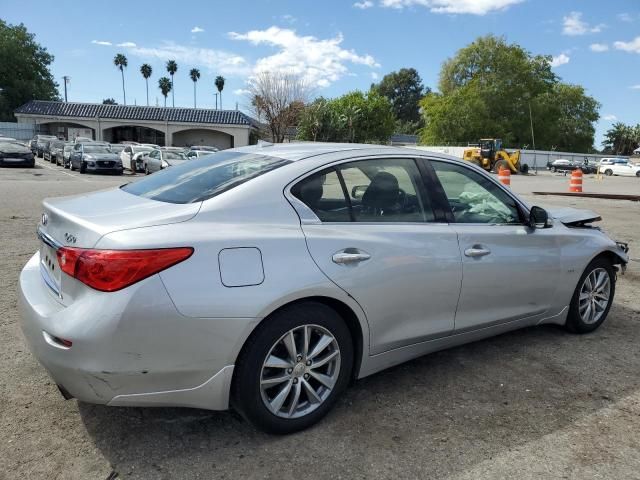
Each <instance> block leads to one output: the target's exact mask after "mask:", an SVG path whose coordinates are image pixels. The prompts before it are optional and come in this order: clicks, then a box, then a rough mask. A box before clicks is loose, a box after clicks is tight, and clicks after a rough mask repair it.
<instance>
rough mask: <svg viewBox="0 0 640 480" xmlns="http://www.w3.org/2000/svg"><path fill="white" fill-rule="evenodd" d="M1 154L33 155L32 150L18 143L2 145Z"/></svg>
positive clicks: (0, 147)
mask: <svg viewBox="0 0 640 480" xmlns="http://www.w3.org/2000/svg"><path fill="white" fill-rule="evenodd" d="M0 153H31V150H29V149H28V148H27V147H25V146H24V145H20V144H18V143H3V144H1V145H0Z"/></svg>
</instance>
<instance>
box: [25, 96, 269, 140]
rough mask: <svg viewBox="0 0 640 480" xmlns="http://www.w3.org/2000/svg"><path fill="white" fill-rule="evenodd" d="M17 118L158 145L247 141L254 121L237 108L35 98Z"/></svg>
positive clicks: (43, 128) (58, 131)
mask: <svg viewBox="0 0 640 480" xmlns="http://www.w3.org/2000/svg"><path fill="white" fill-rule="evenodd" d="M15 116H16V118H17V119H18V122H19V123H30V124H35V125H37V127H38V128H37V130H38V131H39V132H40V133H50V134H52V135H57V136H59V137H64V138H66V139H67V140H72V139H73V138H75V137H77V136H82V137H87V136H88V137H91V138H93V139H94V140H101V141H107V142H112V143H118V142H121V141H137V142H142V143H155V144H158V145H176V146H190V145H213V146H216V147H218V148H231V147H240V146H244V145H248V144H249V134H250V132H251V130H252V129H253V128H254V126H255V125H256V123H255V121H254V120H253V119H252V118H251V117H249V116H248V115H245V114H244V113H242V112H240V111H238V110H213V109H207V108H180V107H175V108H173V107H166V108H165V107H145V106H136V105H105V104H97V103H73V102H69V103H66V102H52V101H44V100H33V101H31V102H28V103H26V104H24V105H22V106H20V107H18V108H17V109H16V111H15Z"/></svg>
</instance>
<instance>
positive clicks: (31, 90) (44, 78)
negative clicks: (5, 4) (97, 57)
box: [0, 20, 60, 122]
mask: <svg viewBox="0 0 640 480" xmlns="http://www.w3.org/2000/svg"><path fill="white" fill-rule="evenodd" d="M52 62H53V55H51V54H50V53H49V52H47V49H46V48H44V47H42V46H41V45H40V44H38V43H37V42H36V41H35V36H34V35H33V34H32V33H29V32H28V31H27V29H26V28H25V26H24V25H23V24H20V25H10V24H8V23H5V22H4V21H3V20H0V88H1V89H2V90H0V121H7V122H9V121H15V117H14V116H13V112H14V110H15V109H16V108H18V107H19V106H20V105H22V104H24V103H26V102H28V101H30V100H59V99H60V98H59V95H58V84H57V83H56V82H55V81H54V79H53V75H51V72H50V71H49V66H50V65H51V63H52Z"/></svg>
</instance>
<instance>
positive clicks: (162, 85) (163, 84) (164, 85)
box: [158, 77, 172, 108]
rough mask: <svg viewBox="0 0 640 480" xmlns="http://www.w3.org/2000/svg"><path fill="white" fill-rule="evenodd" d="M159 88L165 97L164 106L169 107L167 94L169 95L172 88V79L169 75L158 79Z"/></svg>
mask: <svg viewBox="0 0 640 480" xmlns="http://www.w3.org/2000/svg"><path fill="white" fill-rule="evenodd" d="M158 88H159V89H160V92H161V93H162V96H163V97H164V107H165V108H167V96H168V95H169V92H170V91H171V88H172V86H171V80H169V79H168V78H167V77H162V78H160V79H159V80H158Z"/></svg>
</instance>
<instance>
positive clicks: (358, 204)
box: [291, 158, 434, 223]
mask: <svg viewBox="0 0 640 480" xmlns="http://www.w3.org/2000/svg"><path fill="white" fill-rule="evenodd" d="M291 193H293V195H295V196H296V197H297V198H298V199H300V200H301V201H302V202H304V203H305V204H306V205H307V206H308V207H309V208H310V209H311V210H313V212H314V213H315V214H316V216H317V217H318V218H319V219H320V220H321V221H323V222H366V223H383V222H384V223H389V222H396V223H415V222H430V221H433V220H434V215H433V210H432V209H431V207H430V205H429V202H428V198H427V195H426V194H425V191H424V185H423V183H422V177H421V176H420V172H419V170H418V167H417V165H416V163H415V161H414V160H412V159H404V158H393V159H380V160H359V161H355V162H349V163H343V164H340V165H338V166H336V167H335V168H331V169H327V170H324V171H322V172H319V173H316V174H314V175H312V176H310V177H308V178H306V179H304V180H302V181H301V182H300V183H298V184H296V185H295V186H294V187H293V188H292V190H291Z"/></svg>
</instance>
